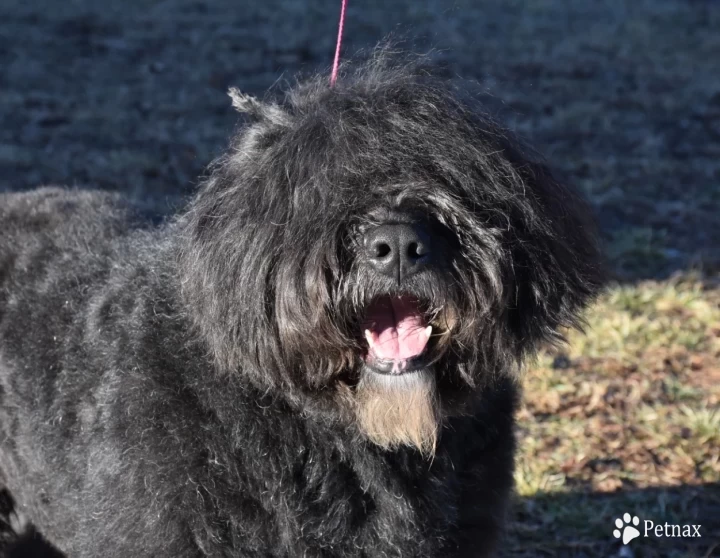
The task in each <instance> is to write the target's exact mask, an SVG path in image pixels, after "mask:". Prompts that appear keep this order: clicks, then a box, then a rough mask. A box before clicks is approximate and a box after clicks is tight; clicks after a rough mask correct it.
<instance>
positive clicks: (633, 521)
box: [613, 513, 640, 544]
mask: <svg viewBox="0 0 720 558" xmlns="http://www.w3.org/2000/svg"><path fill="white" fill-rule="evenodd" d="M638 525H640V518H639V517H638V516H637V515H633V516H632V517H631V516H630V514H629V513H626V514H624V515H623V516H622V519H620V518H619V517H618V518H617V519H616V520H615V527H617V529H615V530H614V531H613V535H615V538H616V539H619V538H620V537H622V542H623V544H628V543H629V542H630V541H631V540H633V539H636V538H638V537H639V536H640V531H638V530H637V526H638Z"/></svg>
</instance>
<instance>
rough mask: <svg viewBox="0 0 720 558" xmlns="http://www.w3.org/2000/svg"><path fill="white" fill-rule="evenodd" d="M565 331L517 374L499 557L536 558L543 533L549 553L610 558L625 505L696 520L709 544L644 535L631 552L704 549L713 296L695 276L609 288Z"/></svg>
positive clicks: (718, 476)
mask: <svg viewBox="0 0 720 558" xmlns="http://www.w3.org/2000/svg"><path fill="white" fill-rule="evenodd" d="M567 337H568V345H567V346H566V347H561V348H558V349H554V350H549V351H547V352H545V353H544V354H542V355H541V357H540V358H539V359H538V362H537V364H536V365H534V366H531V367H530V368H529V369H528V371H527V372H526V376H525V400H524V405H523V408H522V411H521V414H520V439H521V444H520V447H521V451H520V455H519V457H518V469H517V472H516V482H517V493H518V496H519V497H520V498H519V499H518V503H517V506H516V508H517V509H516V514H517V515H516V523H515V524H514V527H513V530H512V531H511V534H510V539H511V541H512V544H511V547H510V550H509V551H508V554H507V555H509V556H537V555H542V554H543V553H544V552H546V550H547V548H546V547H547V538H548V533H547V531H548V529H550V528H552V529H554V530H558V529H559V530H560V532H561V533H562V537H561V540H560V541H559V542H555V543H553V546H552V547H551V548H552V552H551V553H550V554H549V555H563V556H564V555H568V556H575V555H577V556H609V555H611V554H612V553H613V552H615V551H616V550H617V547H618V543H617V542H615V541H614V540H613V538H612V537H611V531H612V527H611V526H612V523H613V520H614V517H616V516H619V515H621V514H622V513H624V512H625V511H631V512H632V513H635V514H637V515H639V516H640V517H641V519H644V518H647V519H654V521H655V522H658V521H660V519H662V522H664V521H668V522H672V520H671V519H669V518H670V517H672V518H675V521H676V522H678V523H682V524H686V523H696V524H698V523H699V524H702V525H703V528H702V529H701V532H703V533H704V534H705V536H706V537H707V539H705V540H703V539H699V540H694V541H693V540H689V539H688V540H686V539H667V540H663V541H659V540H658V539H655V538H647V539H645V538H641V539H639V540H638V541H635V542H634V544H633V545H632V548H633V551H634V552H638V553H640V555H641V556H668V557H669V556H702V555H704V554H705V552H707V550H708V549H709V548H711V546H712V542H713V540H714V541H715V542H717V540H718V536H720V406H719V405H720V293H719V292H718V291H717V290H716V289H715V288H714V287H713V286H711V285H707V284H706V283H704V282H703V280H702V279H701V278H700V277H698V276H697V275H684V276H677V277H674V278H673V279H671V280H668V281H643V282H639V283H637V284H635V285H615V286H614V287H612V288H610V289H609V290H608V292H607V293H605V294H604V295H603V296H602V297H601V298H600V299H599V300H598V301H597V303H596V304H595V305H594V306H593V307H592V308H590V309H589V310H588V312H587V327H586V331H585V333H580V332H577V331H571V332H568V334H567ZM691 504H692V505H691ZM538 510H542V513H538ZM564 537H566V538H564ZM688 541H690V542H688ZM548 552H550V551H549V550H548Z"/></svg>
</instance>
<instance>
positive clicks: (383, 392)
mask: <svg viewBox="0 0 720 558" xmlns="http://www.w3.org/2000/svg"><path fill="white" fill-rule="evenodd" d="M232 96H233V100H234V104H235V106H236V107H237V108H238V109H240V110H241V111H243V112H247V113H249V114H250V115H251V117H252V122H251V123H250V124H249V125H248V126H247V127H246V128H245V129H244V130H243V131H242V132H241V133H240V134H239V136H238V138H237V139H236V142H235V144H234V146H233V147H232V149H231V151H230V153H229V154H228V155H227V156H226V157H224V158H223V159H222V160H221V161H219V162H218V164H217V165H216V167H215V169H214V170H213V173H212V176H211V178H210V179H209V181H208V182H207V184H206V185H205V186H204V188H203V189H202V190H201V192H200V194H199V195H198V198H197V199H196V200H195V203H194V204H193V206H192V208H191V210H190V212H189V213H188V215H187V216H186V230H187V234H188V236H187V245H186V249H185V252H184V254H183V260H182V261H183V272H184V276H183V280H184V292H185V295H186V299H187V301H188V302H189V304H190V306H191V308H192V309H193V316H194V318H195V321H196V323H197V325H198V327H199V328H200V331H201V332H202V334H203V335H204V336H205V338H206V340H207V342H208V344H209V347H210V349H211V351H212V352H213V354H214V356H215V358H216V361H217V364H218V367H219V368H220V369H223V370H226V371H230V372H237V371H239V372H240V373H243V374H247V375H248V377H249V378H251V379H252V380H253V381H254V382H256V383H258V384H259V385H262V386H265V387H267V388H277V389H279V390H282V391H283V393H285V394H286V395H287V396H288V397H289V398H290V399H295V400H297V401H300V400H303V401H306V400H308V398H309V399H310V400H313V401H316V402H321V401H323V402H325V403H327V407H328V408H330V409H335V410H336V411H337V412H339V413H340V414H348V413H349V414H352V416H353V417H354V418H355V420H356V421H357V423H358V424H359V426H360V429H361V430H362V431H363V432H364V433H365V434H366V435H367V436H368V437H369V438H370V439H371V440H373V441H374V442H376V443H377V444H379V445H381V446H384V447H393V446H396V445H399V444H409V445H413V446H416V447H418V448H419V449H421V450H423V451H428V452H429V451H432V448H433V447H434V444H435V439H436V435H437V429H438V426H439V424H440V423H441V421H442V420H443V417H444V416H447V415H448V414H451V413H453V412H461V411H462V407H463V404H465V403H467V402H468V401H471V400H472V398H473V396H474V395H476V394H478V393H480V392H482V390H483V389H485V388H487V386H488V385H490V384H491V383H492V382H494V381H496V380H497V379H498V378H500V377H503V376H505V375H507V374H510V373H512V371H513V370H514V369H515V367H516V366H517V364H518V363H519V361H520V360H521V359H522V358H523V357H524V356H526V355H528V354H531V353H532V352H533V351H534V350H535V349H536V347H537V346H538V344H539V343H541V342H543V341H547V340H552V339H553V337H554V336H555V335H556V334H555V333H554V332H555V330H556V329H557V327H558V326H561V325H576V319H577V312H578V311H579V310H580V308H581V307H582V305H583V304H584V303H585V302H586V301H587V299H588V298H589V297H591V296H592V295H593V294H594V293H595V291H596V290H597V288H598V286H599V283H600V270H599V265H598V260H599V258H598V252H597V248H596V244H595V240H594V236H593V228H592V224H591V220H590V219H589V217H588V214H587V211H586V209H585V206H584V205H583V204H582V203H581V202H580V201H579V200H578V199H577V198H576V197H575V196H574V195H573V194H572V193H571V192H570V191H569V190H568V189H567V188H565V187H563V186H562V185H560V184H559V183H558V182H556V181H555V180H554V179H553V178H552V176H551V175H550V174H549V172H548V171H547V170H546V169H545V167H543V166H542V165H539V164H537V163H534V162H532V161H530V160H528V159H526V157H524V156H523V155H522V153H521V151H520V149H519V148H518V147H517V145H516V144H515V143H514V142H513V141H512V140H511V139H510V138H509V137H508V135H507V134H506V133H505V132H504V131H503V130H502V129H501V128H499V127H498V126H497V125H496V124H494V123H493V122H492V121H490V120H488V119H487V118H485V117H483V116H482V114H481V113H480V112H479V111H478V108H477V106H476V105H475V103H474V102H473V101H470V100H467V99H464V98H462V97H463V96H462V95H460V94H458V93H454V92H453V91H452V90H451V88H450V87H449V86H448V85H447V84H444V83H441V82H438V81H436V80H432V79H431V78H428V77H427V76H426V75H423V74H422V73H421V72H414V71H413V70H412V69H409V68H407V67H405V68H401V69H397V68H394V69H393V68H387V67H385V66H383V64H381V63H379V62H378V61H375V62H374V63H371V64H370V65H368V66H366V67H364V68H361V69H360V70H359V71H358V72H357V74H356V75H354V76H352V77H351V78H349V79H348V80H347V83H342V82H339V83H338V84H337V86H336V88H334V89H329V88H328V87H327V85H326V84H325V83H324V81H320V80H316V81H314V82H311V83H309V84H307V85H305V86H301V87H298V88H297V89H295V90H293V91H291V92H290V93H289V94H288V96H287V98H286V99H285V101H284V102H283V103H282V104H274V103H270V104H262V103H259V102H258V101H255V100H254V99H251V98H248V97H245V96H242V95H241V94H239V93H237V92H233V93H232Z"/></svg>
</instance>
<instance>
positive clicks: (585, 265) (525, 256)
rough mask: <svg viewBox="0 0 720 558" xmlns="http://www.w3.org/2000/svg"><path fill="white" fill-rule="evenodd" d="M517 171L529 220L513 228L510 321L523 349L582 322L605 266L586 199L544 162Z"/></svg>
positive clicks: (527, 164) (552, 338)
mask: <svg viewBox="0 0 720 558" xmlns="http://www.w3.org/2000/svg"><path fill="white" fill-rule="evenodd" d="M516 168H518V172H519V174H520V175H521V176H522V181H523V183H524V185H525V197H526V201H527V202H529V206H531V207H532V208H533V210H532V213H533V214H534V215H533V216H532V219H531V220H528V221H525V223H522V224H520V225H519V226H517V227H516V228H515V230H514V235H513V236H514V241H512V242H511V246H512V248H511V250H512V257H511V261H512V266H513V268H512V270H511V272H510V273H511V276H512V277H513V280H512V281H511V283H512V285H513V287H514V289H513V292H511V293H510V297H509V300H508V303H509V304H508V310H507V312H508V321H509V324H510V327H511V330H512V331H513V332H514V334H515V338H516V341H517V342H518V343H519V346H520V349H521V351H522V352H533V351H534V350H536V348H537V347H538V346H539V345H540V344H541V343H543V342H547V341H551V342H552V341H556V340H559V339H561V337H560V335H558V333H557V329H558V328H562V327H581V326H582V317H581V312H582V310H583V308H584V307H585V306H586V305H587V304H588V303H589V302H590V301H591V300H592V299H593V298H594V297H595V296H596V295H597V293H598V291H599V290H600V288H601V287H602V285H603V284H604V282H605V266H604V262H603V258H602V256H601V251H600V247H599V239H598V235H597V229H596V225H595V220H594V218H593V215H592V211H591V209H590V207H589V205H588V204H587V203H586V202H585V200H584V199H582V198H581V197H580V196H579V195H578V194H577V193H576V192H575V191H574V190H573V189H571V188H569V187H567V186H566V185H565V184H564V183H563V182H561V181H559V180H558V179H557V178H556V177H555V176H554V175H553V173H552V172H551V171H550V169H549V168H548V167H547V166H546V165H545V164H542V163H534V162H528V161H523V162H522V164H520V165H518V167H516Z"/></svg>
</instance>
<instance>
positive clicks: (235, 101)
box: [228, 87, 288, 124]
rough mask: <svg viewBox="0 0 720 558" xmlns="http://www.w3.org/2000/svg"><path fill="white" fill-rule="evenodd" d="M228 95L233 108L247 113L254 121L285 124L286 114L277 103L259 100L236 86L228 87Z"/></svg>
mask: <svg viewBox="0 0 720 558" xmlns="http://www.w3.org/2000/svg"><path fill="white" fill-rule="evenodd" d="M228 96H229V97H230V99H232V106H233V108H234V109H235V110H237V111H238V112H240V113H242V114H247V115H248V116H249V117H250V118H251V119H252V120H254V121H262V120H265V121H269V122H273V123H275V124H285V123H286V122H287V120H288V114H287V113H286V112H285V111H284V110H283V109H282V108H280V107H279V106H278V105H277V104H275V103H266V102H262V101H259V100H258V99H257V98H256V97H253V96H252V95H248V94H247V93H243V92H242V91H240V90H239V89H238V88H236V87H231V88H230V89H228Z"/></svg>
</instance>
